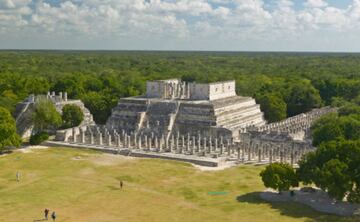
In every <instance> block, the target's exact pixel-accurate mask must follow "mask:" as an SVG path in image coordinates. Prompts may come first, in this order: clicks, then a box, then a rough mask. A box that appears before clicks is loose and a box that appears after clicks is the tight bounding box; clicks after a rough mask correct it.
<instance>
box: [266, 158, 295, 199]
mask: <svg viewBox="0 0 360 222" xmlns="http://www.w3.org/2000/svg"><path fill="white" fill-rule="evenodd" d="M260 176H261V179H262V181H263V183H264V186H265V187H268V188H272V189H275V190H278V191H279V192H281V191H287V190H289V189H290V187H296V186H298V185H299V182H298V179H297V176H296V173H295V171H294V169H293V167H292V166H291V165H289V164H287V163H272V164H270V165H268V166H267V167H266V168H265V169H264V170H263V171H261V173H260Z"/></svg>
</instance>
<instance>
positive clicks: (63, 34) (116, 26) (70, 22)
mask: <svg viewBox="0 0 360 222" xmlns="http://www.w3.org/2000/svg"><path fill="white" fill-rule="evenodd" d="M304 5H305V7H304V8H303V9H296V8H295V6H294V2H293V0H279V1H273V4H269V1H267V0H266V1H264V0H221V1H220V0H64V1H61V3H60V4H57V5H53V4H50V3H48V2H47V1H45V0H0V40H4V39H5V40H7V41H8V42H9V41H10V40H11V38H12V36H17V37H18V38H21V37H23V38H25V37H26V39H30V40H31V35H34V36H35V35H36V36H37V38H40V39H41V38H47V39H48V40H49V42H50V43H51V42H52V41H53V42H57V41H59V40H61V41H65V40H67V41H65V42H71V41H72V40H73V39H75V38H78V39H81V40H82V41H83V42H86V41H87V42H89V43H95V44H98V45H99V47H101V44H105V43H104V42H102V41H103V39H104V38H106V39H107V40H109V42H113V43H117V44H118V45H120V46H123V45H126V46H127V42H129V41H130V42H131V41H133V40H134V39H136V41H137V42H136V43H139V45H141V46H144V45H145V46H146V45H147V46H148V47H154V48H156V47H160V46H161V47H163V44H165V43H166V42H168V43H169V44H170V43H171V44H170V45H171V46H174V45H176V43H179V45H180V46H181V47H183V46H184V47H186V45H187V46H191V47H193V46H194V44H195V42H196V41H198V42H207V43H208V44H209V47H212V46H213V45H217V44H218V43H219V41H223V40H228V42H229V43H230V42H231V41H232V42H231V43H232V44H235V45H236V44H237V45H238V46H242V44H240V43H239V42H240V41H243V42H245V43H248V45H259V42H261V41H262V42H266V43H269V44H272V43H271V41H273V45H276V44H277V43H276V41H278V40H279V39H287V40H289V41H295V42H296V41H298V40H299V39H306V38H307V37H309V38H318V39H320V38H321V36H322V32H331V33H332V35H334V36H337V35H340V34H341V35H342V34H343V33H350V34H352V33H359V32H360V0H353V2H352V4H351V5H349V6H348V7H346V8H336V7H334V6H332V5H330V4H328V3H327V2H326V1H324V0H307V1H306V2H305V3H304ZM29 35H30V37H29ZM352 36H354V35H352ZM355 36H356V35H355ZM305 37H306V38H305ZM329 38H330V40H329V41H331V37H329ZM355 38H356V37H355ZM359 38H360V37H359ZM52 39H53V40H52ZM335 39H336V40H338V38H335V37H334V41H335ZM134 41H135V40H134ZM304 41H305V40H304ZM307 41H309V40H307ZM359 41H360V39H359ZM122 42H124V43H122ZM180 42H181V44H180ZM308 43H309V42H308ZM5 44H6V43H5ZM304 44H306V42H304ZM218 45H219V44H218ZM1 46H2V47H3V45H1V43H0V47H1ZM359 47H360V46H359Z"/></svg>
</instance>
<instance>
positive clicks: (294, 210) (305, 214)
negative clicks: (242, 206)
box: [236, 192, 360, 222]
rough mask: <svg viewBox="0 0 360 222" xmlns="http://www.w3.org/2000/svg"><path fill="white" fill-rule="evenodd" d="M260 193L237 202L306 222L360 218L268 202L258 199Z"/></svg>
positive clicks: (346, 221)
mask: <svg viewBox="0 0 360 222" xmlns="http://www.w3.org/2000/svg"><path fill="white" fill-rule="evenodd" d="M260 194H261V192H252V193H247V194H244V195H240V196H237V197H236V200H237V201H238V202H242V203H249V204H268V205H270V206H271V208H272V209H275V210H277V211H279V212H280V214H281V215H285V216H289V217H293V218H305V221H306V222H359V221H360V217H340V216H335V215H329V214H325V213H321V212H317V211H315V210H314V209H312V208H311V207H309V206H306V205H303V204H300V203H295V202H268V201H265V200H263V199H262V198H261V197H260Z"/></svg>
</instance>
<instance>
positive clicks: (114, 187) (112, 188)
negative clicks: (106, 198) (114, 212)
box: [107, 186, 122, 190]
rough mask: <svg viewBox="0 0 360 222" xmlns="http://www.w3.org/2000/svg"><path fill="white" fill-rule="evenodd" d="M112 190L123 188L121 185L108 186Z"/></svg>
mask: <svg viewBox="0 0 360 222" xmlns="http://www.w3.org/2000/svg"><path fill="white" fill-rule="evenodd" d="M107 187H108V188H109V189H110V190H122V189H120V187H117V186H107Z"/></svg>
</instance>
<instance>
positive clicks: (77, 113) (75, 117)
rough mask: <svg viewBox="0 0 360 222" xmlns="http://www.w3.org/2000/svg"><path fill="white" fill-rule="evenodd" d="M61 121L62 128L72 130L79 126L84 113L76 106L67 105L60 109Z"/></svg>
mask: <svg viewBox="0 0 360 222" xmlns="http://www.w3.org/2000/svg"><path fill="white" fill-rule="evenodd" d="M62 120H63V127H64V128H72V127H75V126H78V125H80V123H81V122H82V121H83V120H84V113H83V112H82V110H81V108H80V107H78V106H77V105H72V104H67V105H65V106H64V107H63V108H62Z"/></svg>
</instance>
